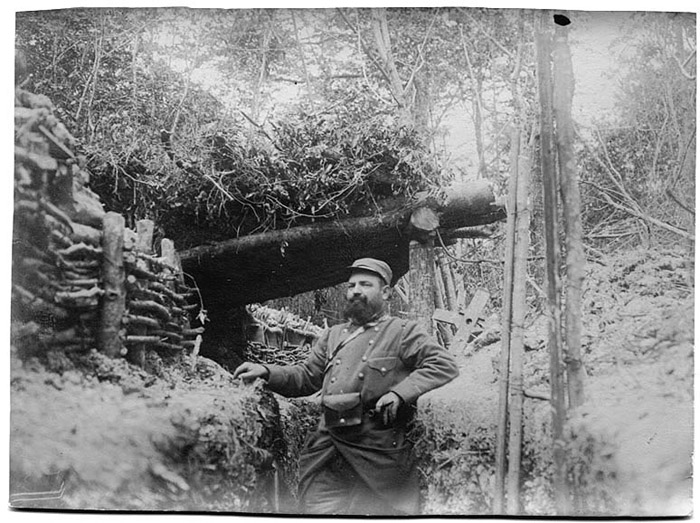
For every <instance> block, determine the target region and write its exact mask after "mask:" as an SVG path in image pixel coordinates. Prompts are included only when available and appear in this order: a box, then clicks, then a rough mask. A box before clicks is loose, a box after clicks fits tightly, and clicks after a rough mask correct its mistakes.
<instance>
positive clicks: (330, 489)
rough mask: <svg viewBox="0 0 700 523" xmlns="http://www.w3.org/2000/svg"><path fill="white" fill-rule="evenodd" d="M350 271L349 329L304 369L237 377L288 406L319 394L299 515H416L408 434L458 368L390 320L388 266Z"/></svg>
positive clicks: (258, 368)
mask: <svg viewBox="0 0 700 523" xmlns="http://www.w3.org/2000/svg"><path fill="white" fill-rule="evenodd" d="M349 269H350V276H349V279H348V283H347V289H346V299H347V305H346V309H345V314H344V315H345V318H346V320H347V322H346V323H343V324H340V325H336V326H333V327H331V328H329V329H326V330H325V331H324V333H323V334H322V335H321V336H320V338H319V339H318V341H317V342H316V343H315V344H314V346H313V347H312V349H311V352H310V354H309V356H308V358H307V359H306V361H304V362H303V363H301V364H299V365H290V366H281V365H260V364H255V363H244V364H242V365H241V366H240V367H238V368H237V369H236V371H235V372H234V377H238V378H241V379H243V380H244V381H253V380H255V379H257V378H262V379H265V380H267V382H268V386H269V388H270V389H271V390H272V391H274V392H277V393H279V394H282V395H283V396H287V397H298V396H308V395H311V394H313V393H315V392H317V391H320V398H321V404H322V408H323V415H322V417H321V419H320V421H319V425H318V427H317V429H316V431H315V432H313V433H311V434H310V435H309V436H308V437H307V439H306V442H305V444H304V448H303V450H302V453H301V456H300V461H299V476H300V478H299V500H300V505H301V507H300V508H301V511H302V512H303V513H306V514H324V515H383V516H387V515H389V516H405V515H416V514H418V513H419V510H420V495H419V488H418V487H419V485H418V475H417V470H416V468H415V465H414V457H413V452H412V450H413V449H412V445H411V442H410V441H409V439H408V437H407V433H408V429H409V425H410V423H411V421H412V420H413V417H414V413H415V406H416V401H417V400H418V397H419V396H421V395H422V394H424V393H426V392H428V391H429V390H432V389H435V388H437V387H440V386H441V385H444V384H446V383H448V382H449V381H451V380H452V379H454V378H455V377H456V376H457V374H458V370H457V365H456V363H455V361H454V359H453V357H452V356H451V355H450V354H449V353H448V352H447V351H446V350H445V349H444V348H442V347H441V346H440V345H438V344H437V343H436V342H435V341H434V340H433V339H432V338H431V337H430V336H429V335H428V333H427V332H426V331H425V330H424V329H422V328H421V327H420V326H419V325H418V323H416V322H414V321H409V320H401V319H398V318H393V317H391V316H389V315H388V312H387V308H388V307H387V300H388V299H389V298H390V296H391V290H392V289H391V283H392V271H391V268H390V267H389V265H387V264H386V263H385V262H383V261H381V260H376V259H373V258H362V259H359V260H356V261H355V262H354V263H353V264H352V265H351V266H350V267H349Z"/></svg>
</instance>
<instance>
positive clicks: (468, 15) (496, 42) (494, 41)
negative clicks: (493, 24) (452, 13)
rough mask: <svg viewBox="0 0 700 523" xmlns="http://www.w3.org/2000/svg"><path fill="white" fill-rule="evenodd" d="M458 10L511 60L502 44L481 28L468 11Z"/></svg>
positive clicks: (460, 8)
mask: <svg viewBox="0 0 700 523" xmlns="http://www.w3.org/2000/svg"><path fill="white" fill-rule="evenodd" d="M458 9H459V11H461V12H462V13H464V14H465V15H466V16H467V18H469V19H470V20H471V21H472V23H473V24H474V26H475V27H476V28H477V29H478V30H479V31H481V33H482V34H483V35H484V36H485V37H486V38H488V39H489V40H491V42H493V44H495V45H496V47H498V48H499V49H500V50H501V51H503V53H505V55H506V56H508V57H509V58H511V59H512V58H513V56H512V53H511V52H510V51H509V50H508V49H506V48H505V47H504V46H503V44H502V43H501V42H499V41H498V40H496V38H494V37H493V36H492V35H491V34H489V33H488V32H487V31H486V30H485V29H484V28H483V27H481V24H480V23H479V22H477V21H476V19H475V18H474V17H473V16H472V15H470V14H469V11H468V10H467V9H465V8H464V7H459V8H458Z"/></svg>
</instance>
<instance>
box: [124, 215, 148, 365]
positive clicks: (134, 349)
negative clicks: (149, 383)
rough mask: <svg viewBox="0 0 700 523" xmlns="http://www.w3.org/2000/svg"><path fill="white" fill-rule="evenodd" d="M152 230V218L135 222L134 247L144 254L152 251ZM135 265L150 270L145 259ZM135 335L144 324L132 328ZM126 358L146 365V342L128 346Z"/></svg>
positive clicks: (137, 334) (143, 331) (142, 332)
mask: <svg viewBox="0 0 700 523" xmlns="http://www.w3.org/2000/svg"><path fill="white" fill-rule="evenodd" d="M153 230H154V223H153V221H152V220H139V221H137V222H136V245H135V249H136V250H137V251H139V252H143V253H146V254H151V253H153ZM136 266H137V267H139V268H141V269H145V270H150V267H148V264H147V263H146V261H145V260H137V262H136ZM132 332H133V334H134V335H135V336H144V335H145V334H146V333H147V332H148V328H147V327H146V326H145V325H138V326H135V327H134V328H133V329H132ZM126 357H127V360H129V361H130V362H131V363H133V364H134V365H138V366H139V367H141V368H143V367H145V366H146V344H145V343H135V344H133V345H131V346H130V347H129V352H127V354H126Z"/></svg>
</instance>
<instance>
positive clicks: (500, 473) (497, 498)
mask: <svg viewBox="0 0 700 523" xmlns="http://www.w3.org/2000/svg"><path fill="white" fill-rule="evenodd" d="M515 149H516V150H513V149H512V148H511V171H510V179H509V180H508V204H507V206H506V208H507V211H508V221H507V222H506V252H505V267H504V271H503V308H502V312H501V315H502V316H501V359H500V364H499V375H500V377H499V380H500V381H499V384H498V423H497V428H496V463H495V468H496V477H495V480H496V481H495V492H494V497H493V507H492V510H493V513H494V514H496V515H498V514H503V510H504V505H505V477H506V447H507V439H508V435H507V434H508V381H509V373H510V325H511V314H512V305H513V253H514V252H515V213H516V204H517V190H518V174H517V158H518V151H517V147H516V148H515Z"/></svg>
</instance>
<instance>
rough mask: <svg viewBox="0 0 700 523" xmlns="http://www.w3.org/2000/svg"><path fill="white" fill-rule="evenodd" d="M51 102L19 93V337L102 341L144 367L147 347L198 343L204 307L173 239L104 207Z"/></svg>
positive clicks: (19, 340)
mask: <svg viewBox="0 0 700 523" xmlns="http://www.w3.org/2000/svg"><path fill="white" fill-rule="evenodd" d="M74 146H75V139H74V138H73V137H72V136H71V135H70V133H69V132H68V131H67V130H66V128H65V127H64V126H63V125H62V124H61V122H59V121H58V119H57V118H56V117H55V116H54V114H53V107H52V104H51V101H50V100H49V99H48V98H46V97H45V96H42V95H35V94H32V93H29V92H26V91H23V90H21V89H17V90H16V93H15V183H14V187H15V190H14V197H15V198H14V205H15V208H14V216H15V218H14V229H13V250H12V251H13V252H12V262H13V270H12V343H13V346H14V347H15V348H16V349H17V350H18V351H20V354H21V355H35V354H38V353H41V352H45V351H48V350H54V349H60V350H64V351H79V350H89V349H93V348H97V349H98V350H100V351H101V352H104V353H105V354H107V355H109V356H113V357H119V356H126V357H127V358H128V359H129V360H130V361H132V362H133V363H136V364H140V365H142V366H143V364H144V358H145V352H146V349H154V350H157V351H159V352H165V353H169V354H175V353H178V352H180V351H183V350H188V351H189V350H198V347H199V343H201V334H202V333H203V328H202V327H200V328H191V326H190V320H191V318H192V317H193V314H194V313H195V312H196V310H197V309H198V308H199V307H200V305H201V304H200V302H199V299H198V294H197V292H196V289H193V288H191V287H188V286H187V285H186V284H185V281H184V278H183V273H182V270H181V268H180V264H179V260H178V256H177V252H176V251H175V247H174V245H173V242H172V241H170V240H168V239H163V240H161V241H160V242H159V244H158V245H154V244H153V229H154V224H153V222H151V221H149V220H141V221H139V222H137V223H136V230H135V231H134V230H132V229H129V228H127V227H126V226H125V220H124V218H123V217H122V216H121V215H119V214H117V213H113V212H105V210H104V209H103V206H102V204H101V202H100V199H99V197H98V196H97V195H96V194H95V193H93V192H92V191H91V190H90V189H89V187H88V183H89V173H88V172H87V170H86V169H85V168H84V166H83V165H82V163H83V162H82V161H81V159H80V158H78V157H76V155H74V154H73V152H72V150H71V149H72V148H73V147H74Z"/></svg>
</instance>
